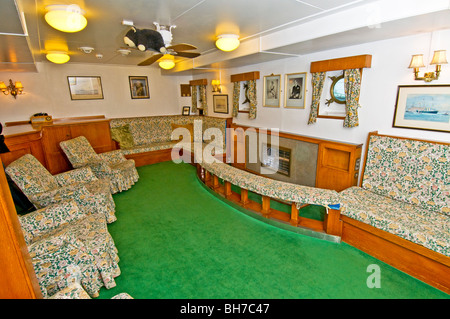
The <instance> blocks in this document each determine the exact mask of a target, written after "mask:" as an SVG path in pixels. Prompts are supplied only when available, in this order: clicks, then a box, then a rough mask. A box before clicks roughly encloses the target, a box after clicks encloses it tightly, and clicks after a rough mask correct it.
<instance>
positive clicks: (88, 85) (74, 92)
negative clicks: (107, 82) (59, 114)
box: [67, 76, 103, 100]
mask: <svg viewBox="0 0 450 319" xmlns="http://www.w3.org/2000/svg"><path fill="white" fill-rule="evenodd" d="M67 81H68V82H69V91H70V98H71V99H72V100H101V99H103V89H102V80H101V78H100V77H99V76H68V77H67Z"/></svg>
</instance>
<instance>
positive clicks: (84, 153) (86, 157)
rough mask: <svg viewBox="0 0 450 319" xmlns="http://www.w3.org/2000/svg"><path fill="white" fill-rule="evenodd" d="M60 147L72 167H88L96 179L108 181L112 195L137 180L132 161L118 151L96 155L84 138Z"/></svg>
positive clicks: (125, 188)
mask: <svg viewBox="0 0 450 319" xmlns="http://www.w3.org/2000/svg"><path fill="white" fill-rule="evenodd" d="M60 146H61V149H62V150H63V152H64V153H65V154H66V156H67V158H68V159H69V161H70V163H71V164H72V166H73V167H75V168H79V167H84V166H88V167H89V168H90V169H91V170H92V171H93V172H94V174H95V175H96V176H97V178H98V179H107V180H109V182H110V190H111V193H112V194H115V193H118V192H121V191H125V190H128V189H129V188H131V187H132V186H133V185H134V183H135V182H137V181H138V179H139V175H138V172H137V170H136V165H135V162H134V160H132V159H130V160H127V159H126V158H125V156H123V154H122V152H121V151H120V150H116V151H111V152H105V153H101V154H97V153H95V150H94V149H93V148H92V146H91V144H90V143H89V141H88V140H87V139H86V137H84V136H79V137H76V138H74V139H71V140H67V141H62V142H61V143H60Z"/></svg>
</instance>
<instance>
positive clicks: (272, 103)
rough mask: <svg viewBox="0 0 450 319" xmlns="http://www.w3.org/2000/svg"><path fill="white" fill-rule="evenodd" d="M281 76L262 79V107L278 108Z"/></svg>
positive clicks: (269, 76)
mask: <svg viewBox="0 0 450 319" xmlns="http://www.w3.org/2000/svg"><path fill="white" fill-rule="evenodd" d="M280 94H281V75H279V74H278V75H273V74H271V75H267V76H265V77H264V89H263V106H266V107H280Z"/></svg>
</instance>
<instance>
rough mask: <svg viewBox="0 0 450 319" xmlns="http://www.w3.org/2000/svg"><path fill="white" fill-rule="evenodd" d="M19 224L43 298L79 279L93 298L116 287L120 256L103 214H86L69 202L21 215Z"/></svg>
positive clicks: (72, 202) (74, 203) (71, 201)
mask: <svg viewBox="0 0 450 319" xmlns="http://www.w3.org/2000/svg"><path fill="white" fill-rule="evenodd" d="M19 221H20V225H21V228H22V232H23V233H24V238H25V240H26V244H27V247H28V251H29V253H30V257H31V260H32V264H33V267H34V269H35V273H36V276H37V278H38V281H39V284H40V287H41V291H42V293H43V295H44V297H45V296H50V295H53V294H55V293H56V292H57V291H59V290H61V289H63V288H65V287H68V286H69V285H70V284H71V283H73V282H74V281H76V280H77V278H78V280H79V281H81V284H82V286H83V287H84V288H85V289H86V291H87V292H88V293H89V294H90V295H92V296H96V295H98V292H99V290H100V288H101V287H103V286H105V287H106V288H112V287H114V286H115V281H114V278H115V277H117V276H118V275H119V274H120V269H119V266H118V262H119V257H118V254H117V253H118V252H117V248H116V246H115V244H114V241H113V239H112V237H111V235H110V234H109V232H108V229H107V225H106V222H105V219H104V217H103V216H102V215H100V214H90V215H88V214H85V213H83V212H81V211H80V210H79V209H78V207H77V204H76V202H75V201H73V200H70V201H65V202H60V203H58V204H55V205H51V206H48V207H46V208H43V209H40V210H37V211H35V212H32V213H29V214H26V215H24V216H20V217H19Z"/></svg>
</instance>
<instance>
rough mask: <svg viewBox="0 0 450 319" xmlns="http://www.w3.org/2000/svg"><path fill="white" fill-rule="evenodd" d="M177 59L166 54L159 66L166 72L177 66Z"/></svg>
mask: <svg viewBox="0 0 450 319" xmlns="http://www.w3.org/2000/svg"><path fill="white" fill-rule="evenodd" d="M174 60H175V58H174V57H173V55H171V54H164V56H163V57H162V58H161V59H160V60H159V66H160V67H161V68H163V69H165V70H170V69H172V68H173V67H174V66H175V61H174Z"/></svg>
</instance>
